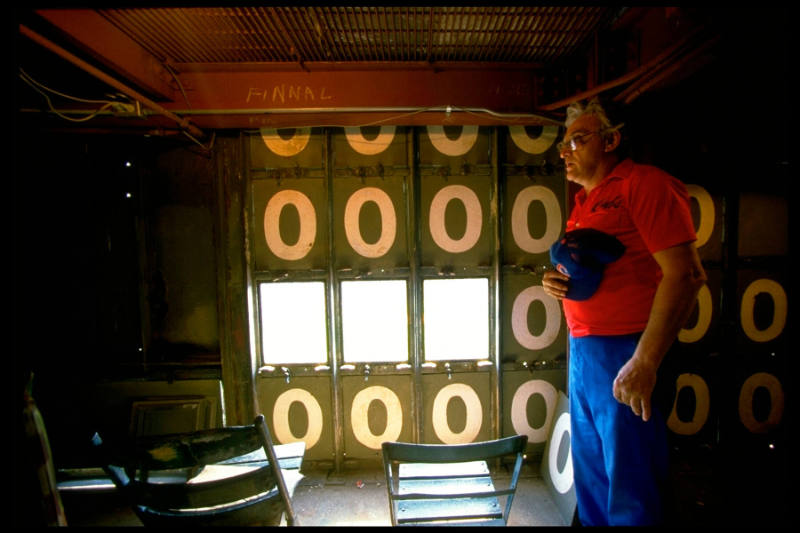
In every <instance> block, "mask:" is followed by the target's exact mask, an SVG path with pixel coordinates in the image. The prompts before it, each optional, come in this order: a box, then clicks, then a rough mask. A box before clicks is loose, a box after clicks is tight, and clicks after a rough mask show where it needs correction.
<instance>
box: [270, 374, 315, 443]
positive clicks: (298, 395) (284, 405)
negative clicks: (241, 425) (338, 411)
mask: <svg viewBox="0 0 800 533" xmlns="http://www.w3.org/2000/svg"><path fill="white" fill-rule="evenodd" d="M294 402H300V403H301V404H303V406H305V408H306V413H307V414H308V429H307V430H306V434H305V435H303V436H302V437H296V436H295V435H294V434H293V433H292V429H291V426H290V422H289V407H291V406H292V404H293V403H294ZM272 423H273V425H274V427H275V438H276V439H277V440H278V442H279V443H281V444H287V443H289V442H297V441H303V442H305V443H306V449H307V450H310V449H311V448H313V447H314V445H315V444H316V443H317V442H319V437H320V435H322V408H321V407H320V405H319V402H317V399H316V398H314V396H313V395H312V394H311V393H310V392H308V391H307V390H303V389H297V388H295V389H289V390H287V391H285V392H283V393H282V394H281V395H280V396H278V399H277V400H275V405H274V406H273V407H272Z"/></svg>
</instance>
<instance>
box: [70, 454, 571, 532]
mask: <svg viewBox="0 0 800 533" xmlns="http://www.w3.org/2000/svg"><path fill="white" fill-rule="evenodd" d="M303 475H304V478H303V479H302V480H301V481H300V483H299V484H298V486H297V488H296V489H295V493H294V498H293V499H292V501H293V503H294V508H295V514H296V515H297V518H298V521H299V523H300V525H301V526H364V527H375V526H391V519H390V515H389V503H388V502H389V500H388V496H387V494H386V484H385V482H384V477H383V470H381V469H380V468H377V467H376V468H369V469H365V470H358V471H347V470H345V471H343V472H339V473H336V472H335V471H333V470H331V469H327V468H314V467H313V466H312V465H306V466H304V468H303ZM80 496H81V497H80V498H78V497H75V495H72V497H70V496H67V497H65V498H62V499H63V500H64V506H65V511H66V514H67V522H68V525H70V526H141V523H140V522H139V520H138V519H137V518H136V515H134V514H133V512H132V511H131V510H130V509H129V508H127V506H126V505H125V504H124V503H123V502H121V501H120V499H119V497H118V496H117V495H116V494H114V493H106V494H94V495H91V497H87V495H86V494H83V495H80ZM508 525H509V526H563V525H565V522H564V520H563V519H562V518H561V515H560V514H559V511H558V508H557V507H556V505H555V503H554V502H553V500H552V498H551V497H550V493H549V491H548V489H547V486H546V485H545V482H544V480H543V479H542V478H541V476H540V474H539V469H538V465H526V466H525V467H524V468H523V472H522V475H521V476H520V481H519V484H518V487H517V494H516V496H515V498H514V503H513V506H512V509H511V516H510V518H509V524H508Z"/></svg>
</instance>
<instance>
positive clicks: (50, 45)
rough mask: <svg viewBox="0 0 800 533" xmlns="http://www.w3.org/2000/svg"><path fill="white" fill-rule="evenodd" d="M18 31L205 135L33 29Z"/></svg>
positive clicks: (187, 128) (184, 125) (145, 103)
mask: <svg viewBox="0 0 800 533" xmlns="http://www.w3.org/2000/svg"><path fill="white" fill-rule="evenodd" d="M19 32H20V33H21V34H22V35H24V36H26V37H28V38H29V39H31V40H32V41H34V42H35V43H37V44H39V45H41V46H43V47H45V48H47V49H48V50H50V51H51V52H53V53H55V54H57V55H59V56H60V57H62V58H63V59H66V60H67V61H69V62H70V63H72V64H73V65H75V66H77V67H78V68H80V69H82V70H84V71H86V72H88V73H89V74H91V75H92V76H94V77H96V78H97V79H99V80H100V81H102V82H104V83H107V84H108V85H110V86H112V87H114V88H115V89H119V90H120V91H122V92H123V93H124V94H126V95H128V96H129V97H131V98H133V99H134V100H136V101H139V102H141V103H142V104H144V105H145V106H147V107H149V108H150V109H152V110H153V111H155V112H156V113H159V114H161V115H164V116H165V117H167V118H169V119H170V120H174V121H175V122H177V123H178V125H180V127H181V128H183V129H185V130H187V131H188V132H189V133H191V134H192V135H193V136H195V137H197V138H200V139H202V138H203V137H205V134H204V133H203V132H202V130H200V129H199V128H197V126H195V125H193V124H192V123H191V122H189V121H188V120H186V119H185V118H182V117H179V116H178V115H176V114H175V113H173V112H171V111H169V110H168V109H165V108H163V107H161V106H160V105H158V104H157V103H155V102H154V101H152V100H150V99H149V98H147V97H146V96H145V95H143V94H141V93H140V92H138V91H136V90H134V89H132V88H130V87H128V86H127V85H125V84H123V83H121V82H119V81H117V80H116V79H114V78H112V77H111V76H109V75H108V74H106V73H105V72H102V71H101V70H99V69H97V68H95V67H93V66H92V65H90V64H89V63H87V62H86V61H83V60H82V59H80V58H79V57H77V56H75V55H74V54H72V53H70V52H68V51H67V50H65V49H63V48H61V47H60V46H58V45H57V44H55V43H53V42H51V41H50V40H48V39H46V38H45V37H43V36H41V35H39V34H38V33H36V32H34V31H32V30H31V29H29V28H27V27H26V26H24V25H22V24H20V26H19Z"/></svg>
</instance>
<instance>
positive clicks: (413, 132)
mask: <svg viewBox="0 0 800 533" xmlns="http://www.w3.org/2000/svg"><path fill="white" fill-rule="evenodd" d="M406 147H407V160H408V168H409V175H408V178H407V184H408V192H407V195H406V198H407V200H406V205H407V212H408V217H407V221H406V234H407V239H408V264H409V280H408V281H409V284H410V291H409V293H410V296H409V308H408V309H409V313H410V315H411V340H412V343H411V361H410V363H411V369H412V372H413V376H412V383H411V404H412V405H411V413H412V419H413V420H414V422H415V424H414V426H413V427H412V440H413V441H414V442H422V428H423V427H424V426H423V421H424V417H425V412H424V406H423V402H422V374H421V372H422V362H423V361H422V281H421V280H420V278H419V264H420V257H419V255H420V249H419V244H420V234H419V224H418V223H417V221H418V215H419V206H420V193H419V191H420V186H419V179H420V177H419V176H420V173H419V165H418V164H417V153H418V151H419V141H418V130H417V128H414V127H409V128H408V136H407V142H406Z"/></svg>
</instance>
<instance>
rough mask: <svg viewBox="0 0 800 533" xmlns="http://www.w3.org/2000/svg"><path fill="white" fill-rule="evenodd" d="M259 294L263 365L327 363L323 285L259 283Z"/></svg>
mask: <svg viewBox="0 0 800 533" xmlns="http://www.w3.org/2000/svg"><path fill="white" fill-rule="evenodd" d="M259 293H260V306H261V351H262V357H263V362H264V364H286V363H293V364H294V363H324V362H325V361H327V360H328V343H327V335H326V327H325V320H326V319H325V283H323V282H321V281H308V282H286V283H262V284H261V285H260V286H259Z"/></svg>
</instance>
